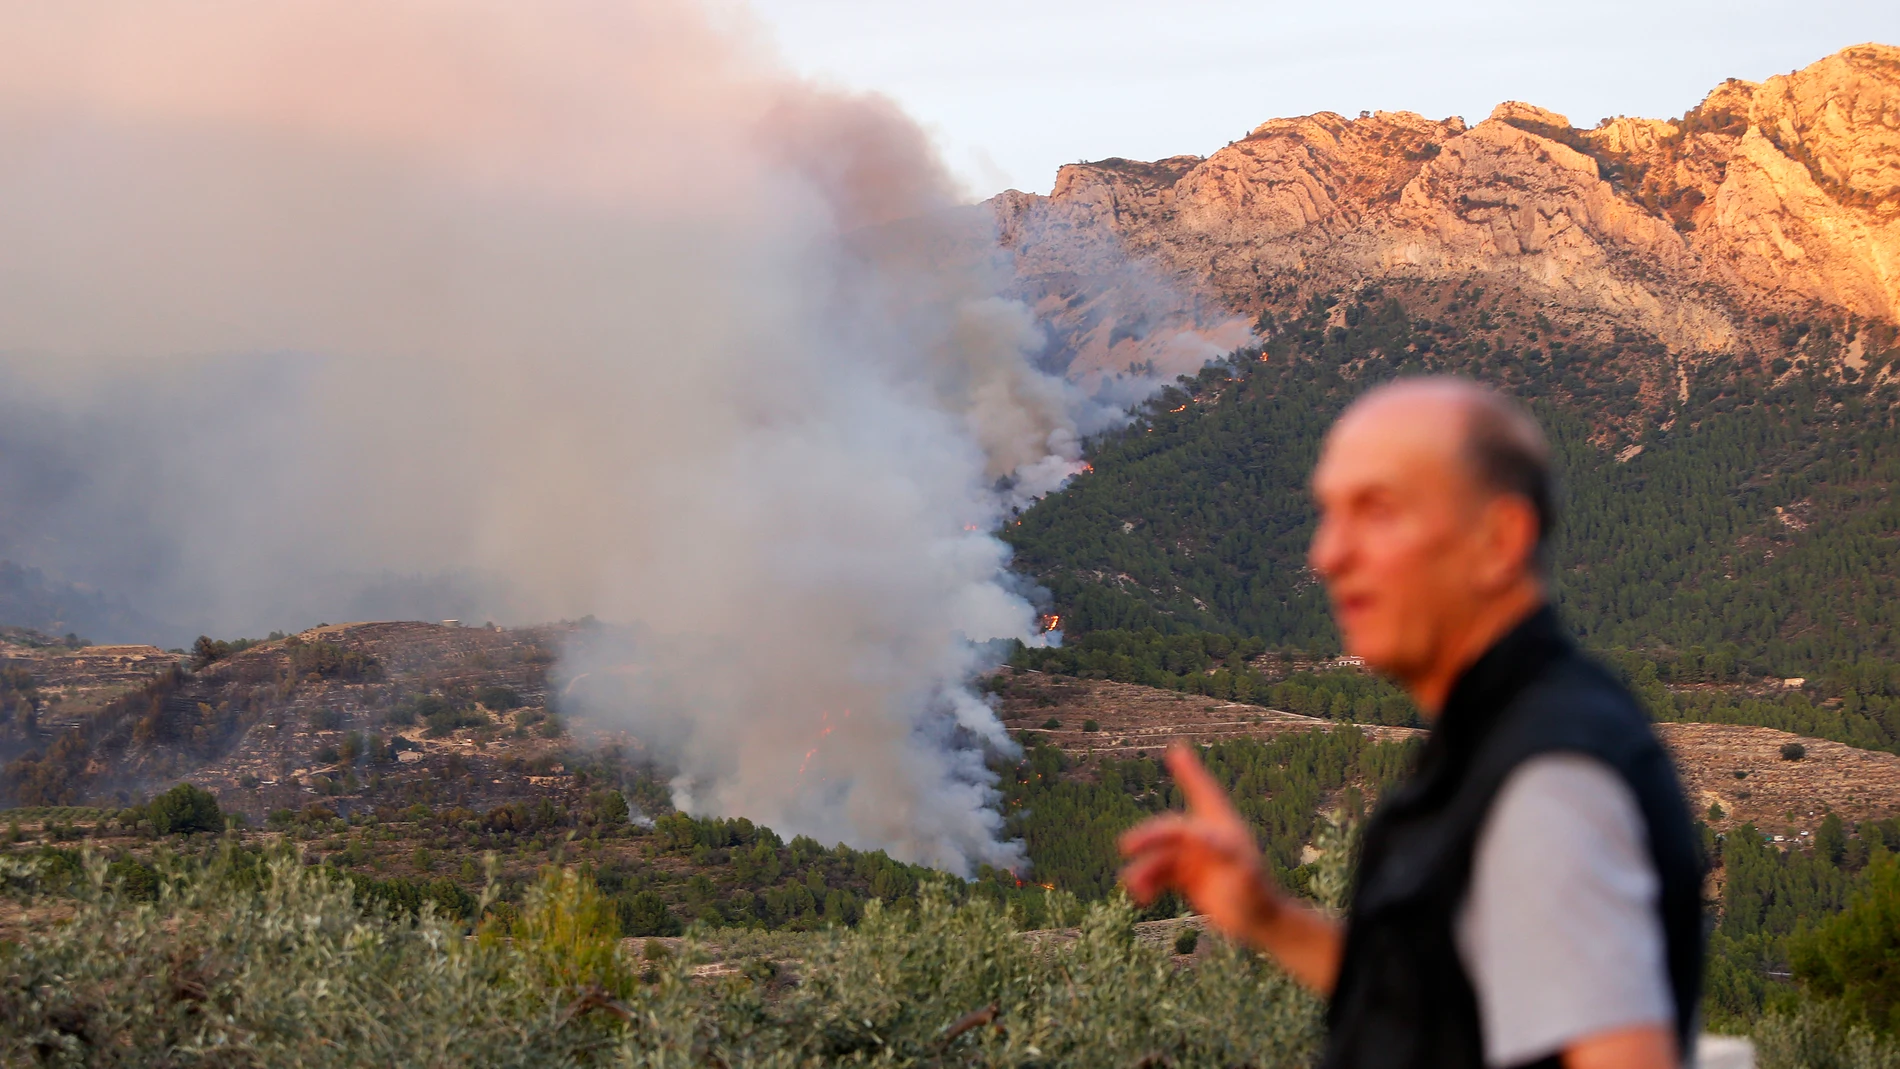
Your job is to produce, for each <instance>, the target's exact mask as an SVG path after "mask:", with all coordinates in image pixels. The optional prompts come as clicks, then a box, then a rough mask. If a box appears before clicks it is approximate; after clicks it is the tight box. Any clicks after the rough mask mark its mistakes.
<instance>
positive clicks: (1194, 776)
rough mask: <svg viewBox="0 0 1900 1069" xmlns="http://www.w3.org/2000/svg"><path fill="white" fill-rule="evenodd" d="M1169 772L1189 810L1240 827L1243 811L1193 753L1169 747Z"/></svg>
mask: <svg viewBox="0 0 1900 1069" xmlns="http://www.w3.org/2000/svg"><path fill="white" fill-rule="evenodd" d="M1166 760H1167V762H1168V771H1169V772H1172V773H1173V774H1174V782H1175V785H1176V786H1178V787H1180V788H1181V793H1182V794H1185V795H1187V801H1188V808H1189V809H1190V810H1192V811H1194V812H1195V813H1196V814H1198V815H1200V816H1202V817H1211V818H1213V819H1215V820H1220V821H1224V822H1229V823H1236V824H1237V823H1240V811H1239V810H1237V809H1235V808H1234V803H1233V801H1232V800H1231V799H1229V798H1228V797H1227V792H1226V790H1224V789H1223V788H1222V787H1221V785H1220V783H1219V781H1217V780H1215V779H1214V776H1213V773H1211V772H1209V771H1208V770H1207V766H1206V765H1203V764H1201V759H1200V758H1199V757H1197V756H1195V753H1194V751H1193V750H1191V749H1189V748H1187V747H1186V746H1184V745H1182V744H1180V743H1178V742H1177V743H1175V744H1174V745H1173V746H1170V747H1168V754H1167V757H1166Z"/></svg>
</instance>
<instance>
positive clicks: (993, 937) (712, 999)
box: [0, 857, 1320, 1069]
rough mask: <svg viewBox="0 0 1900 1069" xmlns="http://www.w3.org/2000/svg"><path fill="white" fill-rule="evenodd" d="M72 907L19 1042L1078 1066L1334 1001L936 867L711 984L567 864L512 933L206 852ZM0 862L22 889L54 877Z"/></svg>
mask: <svg viewBox="0 0 1900 1069" xmlns="http://www.w3.org/2000/svg"><path fill="white" fill-rule="evenodd" d="M84 871H85V875H84V877H83V878H82V879H81V880H80V881H79V883H78V885H77V887H76V889H75V892H74V893H75V894H76V901H75V903H74V905H75V907H76V914H75V916H74V918H73V921H72V923H69V924H61V925H44V926H38V927H35V928H33V929H30V930H28V931H26V932H25V933H24V934H23V936H22V938H21V941H20V942H19V944H18V945H17V946H15V947H14V948H13V949H12V950H11V951H10V954H9V957H8V959H7V968H6V970H4V972H3V973H0V1007H4V1010H5V1012H0V1062H4V1063H5V1064H9V1065H12V1064H34V1065H48V1066H82V1065H83V1066H106V1067H111V1066H128V1067H129V1066H146V1065H156V1064H201V1065H210V1064H216V1065H245V1066H250V1065H257V1066H262V1065H300V1066H309V1067H329V1066H334V1067H338V1069H341V1067H345V1066H352V1067H353V1066H360V1065H481V1066H498V1067H509V1066H521V1067H526V1066H556V1067H559V1066H570V1067H571V1066H607V1065H613V1066H632V1067H640V1066H647V1067H655V1069H657V1067H661V1066H680V1065H693V1064H723V1065H746V1066H762V1067H779V1069H793V1067H796V1066H823V1065H838V1064H860V1063H863V1062H871V1061H874V1062H876V1063H879V1064H887V1065H987V1066H999V1067H1016V1066H1020V1067H1024V1069H1027V1067H1029V1066H1036V1067H1047V1069H1064V1067H1081V1066H1091V1067H1092V1066H1099V1065H1105V1064H1106V1065H1124V1064H1126V1065H1133V1064H1138V1063H1141V1062H1144V1061H1145V1062H1146V1063H1147V1064H1151V1065H1158V1064H1176V1065H1234V1066H1238V1065H1249V1066H1258V1067H1261V1069H1277V1067H1282V1066H1285V1067H1292V1066H1301V1065H1306V1064H1310V1062H1311V1060H1312V1058H1313V1057H1314V1055H1315V1053H1316V1051H1317V1045H1318V1041H1319V1036H1320V1014H1319V1006H1318V1004H1317V1002H1316V1001H1315V1000H1314V999H1312V998H1311V997H1309V996H1307V995H1305V994H1303V993H1301V992H1300V991H1299V990H1298V989H1297V988H1296V987H1295V986H1294V985H1293V984H1292V983H1291V982H1290V981H1289V980H1287V979H1286V978H1285V977H1284V976H1283V975H1281V974H1279V973H1277V972H1274V971H1272V970H1271V969H1269V968H1267V967H1266V966H1264V965H1263V964H1262V963H1261V962H1260V960H1259V959H1257V958H1254V957H1253V956H1252V955H1249V954H1243V953H1240V952H1237V951H1235V950H1233V949H1231V948H1229V947H1226V946H1224V945H1217V946H1216V947H1215V948H1214V951H1213V952H1212V953H1204V954H1203V955H1202V960H1201V964H1200V965H1199V966H1198V967H1196V968H1194V969H1185V970H1183V969H1176V968H1174V967H1173V966H1172V964H1171V963H1170V962H1169V960H1168V957H1167V954H1166V949H1165V948H1162V947H1153V946H1149V945H1146V944H1143V943H1141V942H1138V941H1136V940H1134V939H1132V938H1130V926H1129V922H1130V921H1131V919H1132V918H1131V915H1130V913H1129V911H1128V909H1127V907H1126V905H1125V904H1121V903H1104V904H1101V905H1098V906H1096V907H1094V908H1093V909H1092V910H1090V911H1089V913H1088V915H1087V916H1086V917H1085V918H1083V919H1082V927H1081V930H1080V938H1079V939H1077V940H1075V941H1073V942H1069V943H1065V944H1061V945H1055V946H1047V947H1032V946H1031V945H1029V944H1028V943H1027V942H1026V941H1025V940H1023V939H1022V937H1021V936H1020V935H1019V934H1018V933H1017V927H1018V923H1017V921H1018V919H1017V918H1016V917H1014V916H1012V914H1011V913H1010V912H1009V911H1008V910H1006V909H1004V908H1002V907H1000V906H998V905H996V904H995V903H993V902H991V901H989V900H987V899H982V898H977V899H971V900H965V901H961V902H959V901H956V900H954V899H953V898H951V897H949V896H947V895H945V894H942V893H940V892H938V891H936V890H933V889H931V888H929V887H926V888H924V889H923V890H922V891H921V893H920V895H919V898H918V900H917V905H916V907H915V908H913V909H909V910H889V909H884V908H881V907H878V906H871V907H868V908H867V910H866V912H865V917H864V920H863V922H862V923H861V924H860V925H859V926H858V928H856V929H855V930H848V931H847V930H834V931H833V932H831V933H830V934H828V935H826V936H822V937H814V939H813V941H812V942H811V943H809V944H808V945H807V947H806V956H805V960H804V961H803V962H802V963H800V964H799V965H798V971H799V974H800V983H799V984H798V985H797V986H795V987H792V988H789V989H784V990H782V991H780V990H776V989H774V988H772V987H770V986H769V985H770V984H771V978H772V976H773V975H774V974H775V973H776V969H775V968H768V967H754V966H751V965H748V966H747V967H746V968H745V969H742V970H740V971H739V972H738V973H737V974H735V975H733V976H731V977H730V978H728V979H724V980H711V981H707V980H697V979H694V978H693V977H692V975H691V972H690V970H691V969H692V968H693V966H694V965H695V964H696V963H697V962H698V961H700V960H702V957H701V953H700V951H699V950H698V949H697V947H696V945H695V944H693V943H691V942H689V943H688V945H687V946H686V948H685V952H684V953H681V954H679V955H656V956H654V957H653V960H651V961H648V962H646V963H645V964H646V965H647V967H648V974H649V976H650V979H649V980H646V981H640V980H637V979H635V978H634V976H633V973H632V970H633V963H632V962H631V961H630V960H629V959H628V958H626V957H624V956H623V955H622V953H621V952H620V950H619V948H618V947H617V945H616V944H615V942H614V941H613V940H612V938H611V936H612V934H613V931H614V927H615V925H614V922H613V918H612V916H611V914H608V913H606V912H604V911H603V908H602V902H601V900H600V899H599V897H598V896H596V895H594V894H593V892H591V891H590V889H589V886H588V882H587V880H586V879H585V877H584V876H582V875H580V874H578V873H573V872H565V873H562V872H555V873H550V874H548V875H547V876H546V877H544V879H543V880H542V882H541V883H540V884H539V885H538V887H537V890H536V892H535V893H534V894H531V895H530V896H529V897H528V899H527V901H526V904H525V906H524V908H523V909H522V910H521V911H520V921H519V922H518V923H517V924H516V925H515V926H514V928H513V933H514V935H513V937H512V938H509V939H496V938H484V939H477V940H471V939H468V938H466V937H465V935H464V930H463V929H462V927H461V926H460V924H459V923H457V922H453V921H450V920H448V919H445V918H443V917H441V916H439V915H437V914H435V913H433V912H431V911H423V912H422V913H420V914H417V915H406V914H396V913H392V912H390V911H388V910H386V909H382V908H379V907H376V906H374V905H372V906H371V908H369V909H367V910H366V909H364V908H363V907H362V905H361V904H360V903H359V902H358V901H357V899H356V897H355V895H354V894H353V892H352V888H351V886H350V885H349V884H348V883H346V882H343V881H339V880H338V879H336V878H335V877H334V876H332V875H329V874H327V873H326V872H324V871H323V870H322V869H321V868H309V867H306V866H303V865H301V864H298V863H297V862H296V861H295V859H293V858H289V857H279V858H277V859H274V860H270V861H268V862H266V863H265V864H263V865H262V866H261V867H258V868H256V869H255V870H253V872H254V875H253V876H251V877H247V878H245V879H234V878H231V873H230V872H229V871H216V870H207V871H206V872H204V873H203V874H200V875H198V876H195V877H191V878H186V879H182V880H180V881H178V882H176V883H175V884H168V885H167V886H166V889H165V890H164V891H163V892H162V893H161V894H159V895H158V896H157V897H156V898H155V899H153V900H151V901H135V900H133V899H132V898H130V897H127V896H126V895H124V894H122V893H120V890H119V888H118V887H116V886H115V885H114V884H113V882H112V881H109V880H108V879H106V877H105V866H104V865H103V863H101V862H100V861H99V860H98V859H96V858H94V859H92V860H90V861H89V862H87V863H86V865H85V870H84ZM44 886H45V885H44V882H43V879H42V873H41V872H40V868H39V867H38V866H37V865H29V864H25V863H22V862H19V861H17V860H13V859H0V891H4V892H6V893H8V894H11V895H13V896H16V897H28V898H30V897H32V896H35V895H38V894H42V893H45V892H44V890H43V887H44Z"/></svg>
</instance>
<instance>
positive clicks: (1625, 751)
mask: <svg viewBox="0 0 1900 1069" xmlns="http://www.w3.org/2000/svg"><path fill="white" fill-rule="evenodd" d="M1506 720H1507V722H1508V723H1509V728H1508V729H1507V732H1506V735H1507V736H1509V740H1510V742H1512V743H1513V744H1515V745H1517V746H1523V747H1527V748H1528V749H1529V750H1532V751H1537V750H1574V751H1580V752H1583V753H1588V754H1592V755H1594V756H1597V757H1599V758H1602V759H1604V760H1606V761H1609V762H1610V763H1611V764H1613V765H1614V764H1617V763H1619V762H1618V760H1617V759H1618V758H1619V757H1627V756H1630V755H1632V754H1634V753H1636V752H1640V751H1648V750H1656V749H1660V748H1661V745H1662V744H1661V742H1660V740H1658V739H1657V737H1656V732H1655V729H1654V727H1653V725H1652V723H1651V720H1650V717H1649V714H1648V713H1647V712H1645V711H1644V709H1643V706H1642V703H1641V702H1639V701H1638V700H1637V698H1636V696H1635V695H1634V694H1632V693H1631V692H1630V690H1629V688H1628V687H1626V686H1624V685H1623V683H1622V682H1621V681H1620V680H1618V679H1617V678H1616V677H1615V676H1614V675H1613V674H1612V673H1611V672H1610V670H1609V669H1608V668H1605V667H1604V666H1603V665H1601V664H1599V663H1598V662H1597V661H1596V660H1595V659H1593V658H1591V657H1590V656H1589V655H1587V654H1585V653H1583V652H1582V651H1580V650H1574V649H1573V650H1571V651H1569V652H1567V653H1566V654H1565V655H1563V656H1560V657H1555V658H1552V659H1551V661H1550V662H1549V663H1548V664H1546V665H1545V666H1544V667H1543V669H1542V670H1541V671H1539V672H1538V673H1537V674H1536V676H1534V677H1533V678H1532V679H1531V680H1530V682H1529V683H1528V685H1526V686H1525V687H1524V688H1523V690H1522V691H1520V692H1519V693H1518V695H1517V697H1516V698H1515V699H1514V700H1513V701H1512V702H1511V707H1510V710H1509V713H1508V715H1507V716H1506Z"/></svg>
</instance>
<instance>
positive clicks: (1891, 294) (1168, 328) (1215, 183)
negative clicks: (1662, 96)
mask: <svg viewBox="0 0 1900 1069" xmlns="http://www.w3.org/2000/svg"><path fill="white" fill-rule="evenodd" d="M990 206H991V208H992V209H993V211H994V213H995V217H996V219H997V223H998V227H999V231H1000V234H1001V236H1002V241H1003V244H1004V246H1005V248H1006V249H1007V250H1008V251H1009V253H1010V255H1011V256H1012V257H1013V261H1014V268H1015V270H1016V273H1017V278H1018V283H1019V286H1020V288H1021V290H1022V292H1023V293H1024V295H1025V296H1026V297H1028V298H1029V299H1031V300H1032V301H1033V302H1034V303H1035V304H1036V305H1037V307H1038V308H1039V310H1040V311H1041V312H1042V313H1043V315H1044V316H1045V318H1046V319H1047V320H1048V321H1049V322H1051V323H1052V324H1054V325H1055V326H1056V327H1057V328H1058V330H1059V331H1060V332H1062V333H1063V334H1064V336H1065V338H1066V340H1067V342H1068V352H1067V356H1068V359H1070V361H1071V363H1070V365H1069V370H1070V371H1071V373H1072V374H1076V375H1078V376H1083V377H1086V376H1089V375H1095V374H1104V373H1113V372H1117V371H1123V370H1126V367H1127V365H1128V364H1131V363H1132V364H1140V363H1141V362H1142V361H1144V360H1154V359H1156V354H1157V352H1160V353H1164V354H1165V353H1167V352H1169V351H1171V350H1169V346H1171V345H1172V346H1175V348H1174V350H1172V351H1174V352H1177V353H1179V354H1181V355H1182V358H1183V360H1185V359H1186V357H1187V355H1188V354H1190V353H1191V352H1192V351H1193V349H1194V346H1193V344H1191V343H1190V344H1188V345H1186V346H1184V347H1183V346H1181V345H1179V344H1178V343H1179V342H1180V340H1181V339H1183V338H1192V339H1196V340H1197V341H1198V342H1200V343H1201V344H1202V345H1203V346H1220V345H1230V344H1232V339H1233V338H1235V337H1244V336H1245V334H1246V330H1247V327H1248V326H1249V325H1250V324H1251V323H1252V322H1253V321H1254V319H1255V317H1257V316H1260V315H1261V314H1262V313H1263V312H1265V313H1268V314H1271V313H1272V311H1273V310H1274V309H1276V308H1285V307H1291V306H1294V305H1297V304H1298V303H1300V302H1301V301H1304V300H1305V299H1307V298H1308V297H1310V296H1312V295H1314V294H1316V293H1322V292H1330V291H1337V290H1341V289H1350V288H1353V287H1357V286H1361V285H1364V284H1366V283H1369V282H1378V283H1380V284H1382V285H1387V286H1392V285H1397V286H1399V287H1401V288H1403V287H1405V286H1408V285H1410V286H1424V287H1429V286H1431V285H1433V284H1435V283H1445V282H1451V281H1468V280H1472V279H1474V278H1475V279H1483V280H1486V281H1487V282H1489V283H1491V284H1492V285H1493V288H1494V289H1496V288H1497V287H1498V286H1500V285H1501V286H1502V287H1503V288H1504V289H1506V290H1508V291H1509V292H1511V293H1513V294H1515V295H1517V297H1518V298H1520V299H1521V301H1522V303H1524V304H1525V305H1526V306H1527V307H1529V308H1535V309H1537V310H1538V312H1539V314H1547V315H1548V316H1549V317H1551V318H1559V319H1563V320H1565V321H1569V322H1575V323H1578V324H1583V325H1586V326H1588V327H1595V328H1601V329H1605V330H1608V329H1624V330H1637V331H1641V332H1643V333H1645V334H1647V335H1650V336H1652V337H1654V338H1656V339H1659V340H1660V341H1661V342H1662V343H1663V344H1664V345H1666V346H1667V347H1668V348H1669V349H1670V350H1671V351H1673V352H1675V353H1678V354H1684V355H1685V356H1691V357H1692V356H1693V354H1696V353H1704V352H1717V351H1738V352H1739V351H1747V352H1753V353H1756V354H1757V355H1758V356H1760V357H1761V358H1762V359H1767V358H1768V357H1769V356H1770V355H1773V354H1778V353H1779V352H1780V351H1781V350H1782V349H1786V348H1787V346H1788V344H1789V343H1787V342H1786V340H1785V339H1782V338H1781V334H1780V332H1778V331H1777V330H1776V325H1777V324H1779V323H1783V322H1785V321H1787V320H1789V319H1791V318H1800V319H1802V320H1803V321H1804V322H1805V321H1808V320H1816V319H1819V320H1823V321H1838V322H1840V323H1841V324H1842V325H1843V326H1849V325H1850V324H1852V323H1854V322H1856V321H1873V322H1885V323H1887V324H1892V323H1894V322H1896V321H1900V49H1896V48H1893V47H1889V46H1885V45H1875V44H1868V45H1858V46H1855V47H1852V48H1848V49H1845V50H1843V51H1841V52H1839V53H1837V54H1835V55H1832V56H1829V57H1827V58H1826V59H1823V60H1821V61H1819V62H1817V63H1815V64H1813V65H1811V66H1809V67H1807V68H1805V69H1803V70H1800V71H1797V72H1794V73H1792V74H1788V75H1780V76H1776V77H1774V78H1770V79H1768V80H1766V81H1765V82H1761V83H1759V84H1757V83H1751V82H1742V81H1734V80H1731V81H1729V82H1726V83H1724V84H1723V85H1721V86H1719V87H1717V88H1716V89H1715V90H1714V91H1713V92H1711V93H1710V94H1709V95H1708V96H1707V98H1705V99H1704V100H1703V101H1702V103H1701V104H1700V105H1698V106H1697V107H1695V108H1693V109H1691V110H1690V111H1689V112H1687V113H1686V114H1684V115H1683V116H1682V117H1680V118H1677V119H1670V120H1655V119H1636V118H1624V117H1618V118H1614V119H1606V120H1604V121H1602V122H1601V123H1599V124H1598V125H1597V126H1596V127H1595V128H1593V129H1578V128H1575V127H1573V126H1572V125H1571V124H1570V121H1569V120H1568V119H1567V118H1565V117H1564V116H1562V115H1558V114H1556V113H1554V112H1550V111H1547V110H1544V109H1542V108H1538V107H1535V106H1533V105H1530V104H1525V103H1520V102H1515V101H1511V102H1506V103H1504V104H1500V105H1499V106H1498V107H1497V108H1496V109H1495V110H1494V111H1493V112H1492V113H1491V115H1490V116H1489V117H1487V118H1486V119H1485V120H1484V121H1483V122H1480V123H1477V124H1476V125H1473V126H1469V127H1467V126H1466V124H1465V122H1464V121H1463V120H1462V119H1459V118H1455V117H1454V118H1449V119H1444V120H1432V119H1427V118H1424V117H1422V116H1418V115H1414V114H1411V113H1407V112H1376V113H1370V114H1361V115H1360V117H1359V118H1357V119H1347V118H1344V117H1342V116H1339V115H1335V114H1331V113H1324V112H1323V113H1320V114H1317V115H1309V116H1305V117H1302V118H1295V119H1275V120H1272V121H1270V122H1267V123H1264V124H1262V125H1261V126H1259V127H1258V128H1256V129H1254V130H1253V131H1252V132H1251V133H1249V134H1248V135H1247V136H1246V137H1245V138H1242V139H1241V140H1239V141H1235V142H1233V143H1231V144H1229V145H1227V146H1226V147H1224V148H1222V149H1220V150H1219V151H1217V152H1215V153H1213V154H1212V155H1210V156H1208V157H1206V158H1200V157H1194V156H1176V157H1172V158H1169V159H1165V160H1158V161H1156V162H1153V163H1140V162H1134V161H1129V160H1121V159H1110V160H1102V161H1098V162H1094V163H1078V164H1073V165H1070V166H1066V167H1064V168H1062V169H1061V171H1060V172H1059V173H1058V175H1057V178H1056V183H1055V186H1054V189H1053V190H1052V192H1051V193H1050V195H1049V196H1047V197H1041V196H1034V195H1029V194H1023V193H1018V192H1015V191H1010V192H1007V193H1004V194H1001V195H999V196H997V197H996V198H994V199H992V200H991V201H990ZM1849 329H1850V332H1851V327H1850V328H1849ZM1804 335H1805V332H1804ZM1883 336H1886V337H1890V336H1891V335H1890V334H1889V335H1883ZM1157 339H1158V340H1157ZM1778 339H1781V340H1778ZM1790 355H1793V354H1792V352H1790ZM1162 363H1163V364H1164V365H1166V364H1173V363H1177V362H1176V361H1172V360H1169V359H1166V358H1165V356H1164V358H1163V359H1162ZM1179 369H1180V368H1179V367H1168V366H1164V367H1163V368H1162V370H1164V371H1171V370H1179Z"/></svg>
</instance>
